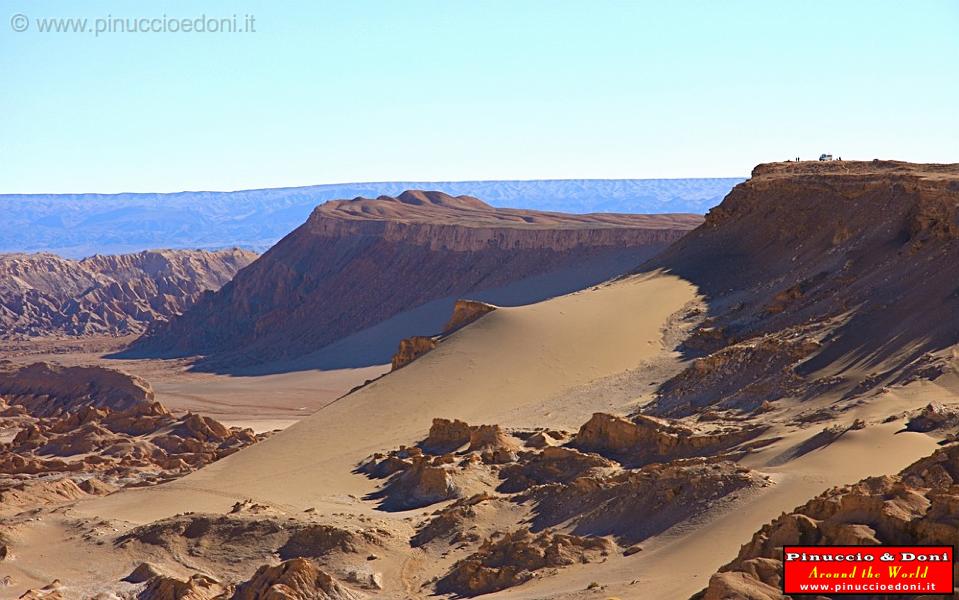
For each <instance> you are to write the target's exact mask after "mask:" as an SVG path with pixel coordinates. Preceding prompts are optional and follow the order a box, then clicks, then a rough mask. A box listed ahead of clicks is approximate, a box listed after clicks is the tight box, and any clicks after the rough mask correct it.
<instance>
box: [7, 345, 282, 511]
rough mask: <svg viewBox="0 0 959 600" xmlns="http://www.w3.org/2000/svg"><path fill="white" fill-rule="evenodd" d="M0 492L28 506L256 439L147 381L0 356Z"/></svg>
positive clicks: (214, 455)
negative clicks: (178, 403)
mask: <svg viewBox="0 0 959 600" xmlns="http://www.w3.org/2000/svg"><path fill="white" fill-rule="evenodd" d="M0 393H3V394H4V395H5V396H6V398H5V400H4V401H3V402H0V426H2V427H3V428H4V429H13V430H16V431H17V433H16V435H14V437H13V439H12V440H11V441H10V442H7V443H2V444H0V498H2V499H3V504H4V505H5V506H7V507H24V506H30V505H36V504H52V503H59V502H65V501H68V500H76V499H78V498H80V497H83V496H85V495H88V494H92V495H104V494H107V493H110V492H112V491H113V490H114V489H116V488H117V487H126V486H141V485H151V484H154V483H159V482H162V481H167V480H169V479H172V478H176V477H180V476H182V475H184V474H186V473H189V472H190V471H193V470H195V469H198V468H200V467H202V466H203V465H206V464H209V463H211V462H213V461H216V460H219V459H220V458H223V457H224V456H227V455H229V454H232V453H233V452H236V451H237V450H239V449H240V448H243V447H245V446H248V445H250V444H253V443H255V442H257V441H258V440H259V439H261V438H262V437H263V436H257V435H255V434H254V433H253V431H252V430H249V429H240V428H235V427H234V428H228V427H225V426H223V425H222V424H220V423H219V422H217V421H215V420H213V419H210V418H208V417H203V416H201V415H196V414H192V413H191V414H187V415H185V416H183V417H180V418H177V417H174V416H173V415H171V414H170V412H169V411H167V410H166V408H164V407H163V406H162V405H161V404H160V403H158V402H156V401H155V400H154V393H153V390H152V388H151V387H150V385H149V384H148V383H147V382H146V381H144V380H142V379H140V378H138V377H135V376H132V375H128V374H126V373H122V372H120V371H114V370H110V369H105V368H102V367H70V368H64V367H59V366H56V365H50V364H47V363H36V364H32V365H28V366H25V367H16V366H14V365H12V364H9V363H6V364H3V365H0Z"/></svg>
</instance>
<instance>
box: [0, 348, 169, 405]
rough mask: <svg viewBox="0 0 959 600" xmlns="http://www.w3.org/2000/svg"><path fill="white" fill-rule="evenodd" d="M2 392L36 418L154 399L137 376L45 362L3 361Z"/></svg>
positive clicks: (0, 392)
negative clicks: (23, 364) (15, 362)
mask: <svg viewBox="0 0 959 600" xmlns="http://www.w3.org/2000/svg"><path fill="white" fill-rule="evenodd" d="M0 395H2V396H4V397H5V398H6V399H7V401H8V403H9V404H13V405H19V406H21V407H23V409H24V410H26V411H27V412H29V413H30V414H31V415H33V416H35V417H52V416H56V415H60V414H63V413H68V412H76V411H78V410H81V409H86V408H106V409H110V410H118V411H124V410H130V409H133V408H137V409H144V408H147V407H149V406H150V405H151V404H153V402H154V394H153V390H152V389H151V388H150V384H149V383H147V382H146V381H145V380H143V379H142V378H140V377H137V376H136V375H129V374H127V373H123V372H120V371H116V370H113V369H107V368H104V367H63V366H60V365H55V364H51V363H45V362H39V363H33V364H30V365H26V366H18V365H15V364H13V363H11V362H9V361H0Z"/></svg>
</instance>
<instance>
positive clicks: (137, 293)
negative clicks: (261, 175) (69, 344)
mask: <svg viewBox="0 0 959 600" xmlns="http://www.w3.org/2000/svg"><path fill="white" fill-rule="evenodd" d="M256 256H257V255H256V254H255V253H253V252H247V251H245V250H239V249H236V248H234V249H232V250H220V251H216V252H207V251H203V250H150V251H146V252H139V253H137V254H123V255H112V256H102V255H96V256H91V257H90V258H85V259H83V260H70V259H66V258H61V257H59V256H56V255H54V254H2V255H0V338H11V337H43V336H51V335H59V336H63V335H69V336H80V335H92V334H111V335H120V334H129V333H140V332H142V331H144V330H145V329H146V328H147V327H148V326H149V325H150V324H152V323H155V322H159V321H164V320H166V319H169V318H170V317H172V316H174V315H177V314H180V313H181V312H183V310H185V309H186V308H187V307H188V306H190V305H192V304H193V303H194V302H195V301H196V300H197V298H199V297H200V296H201V295H202V294H203V292H205V291H208V290H217V289H219V288H220V286H222V285H223V284H224V283H226V282H227V281H229V280H230V279H232V278H233V276H234V275H236V273H237V271H239V270H240V269H242V268H243V267H245V266H247V265H248V264H250V263H251V262H253V260H254V259H256Z"/></svg>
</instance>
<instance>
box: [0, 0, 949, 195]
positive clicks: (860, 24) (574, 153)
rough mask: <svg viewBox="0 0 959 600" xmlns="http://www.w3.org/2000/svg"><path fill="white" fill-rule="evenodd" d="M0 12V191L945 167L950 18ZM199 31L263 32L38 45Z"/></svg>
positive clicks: (782, 13)
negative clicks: (827, 164)
mask: <svg viewBox="0 0 959 600" xmlns="http://www.w3.org/2000/svg"><path fill="white" fill-rule="evenodd" d="M0 7H2V9H3V14H0V193H52V192H120V191H178V190H207V189H209V190H232V189H244V188H255V187H276V186H293V185H306V184H315V183H333V182H348V181H388V180H461V179H536V178H581V177H591V178H592V177H595V178H620V177H622V178H637V177H638V178H656V177H713V176H717V177H718V176H742V175H747V174H748V173H749V171H750V169H751V168H752V167H753V166H754V165H755V164H756V163H759V162H763V161H770V160H781V159H785V158H787V157H792V156H797V155H799V156H803V157H812V156H818V154H819V153H820V152H833V153H835V154H839V155H842V156H843V157H844V158H849V159H852V158H862V159H871V158H874V157H882V158H897V159H904V160H913V161H922V162H932V161H938V162H955V161H959V157H957V155H956V150H957V148H959V108H957V106H959V101H957V98H959V77H957V76H956V69H957V65H959V2H957V1H956V0H942V1H932V0H931V1H917V2H883V1H881V0H870V1H865V0H863V1H845V2H834V1H831V2H825V1H823V2H818V1H811V2H806V1H798V0H791V1H789V2H771V1H762V2H760V1H755V2H745V1H724V2H705V1H704V2H663V1H658V2H638V1H637V2H603V1H589V2H587V1H583V2H563V1H556V0H553V1H548V2H545V1H544V2H538V1H525V0H510V1H501V2H500V1H473V2H466V1H452V0H445V1H436V2H419V1H414V0H409V1H386V2H376V1H362V0H358V1H356V2H252V1H241V0H236V1H229V2H227V1H207V2H182V3H178V2H154V3H147V2H133V1H129V2H119V1H115V2H98V1H95V0H91V1H86V2H82V3H80V2H74V3H69V2H66V1H62V2H45V1H39V0H0ZM18 13H22V14H23V15H25V16H26V17H27V18H28V19H29V20H30V21H29V27H28V30H27V31H26V32H22V33H18V32H14V31H12V21H11V18H12V17H13V15H16V14H18ZM203 14H205V15H206V16H208V17H230V16H232V15H234V14H236V15H238V18H239V20H240V21H242V20H243V18H244V16H245V15H247V14H250V15H254V16H255V19H256V21H255V27H256V32H255V33H234V34H229V33H221V34H212V33H190V34H186V33H178V34H177V33H114V34H101V35H99V36H96V35H93V34H91V33H85V34H81V33H39V32H37V31H36V29H37V21H38V20H39V19H44V18H50V17H66V18H70V17H77V18H87V19H88V20H89V22H90V23H91V25H90V26H91V27H92V26H93V25H92V24H93V23H94V22H95V20H96V19H98V18H105V17H107V16H112V17H120V18H126V17H131V18H132V17H150V18H155V17H163V16H164V15H166V16H167V17H168V18H172V17H177V18H181V17H182V18H195V17H199V16H200V15H203Z"/></svg>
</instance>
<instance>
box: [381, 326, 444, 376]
mask: <svg viewBox="0 0 959 600" xmlns="http://www.w3.org/2000/svg"><path fill="white" fill-rule="evenodd" d="M433 348H436V340H434V339H433V338H431V337H425V336H421V335H417V336H413V337H410V338H406V339H404V340H400V347H399V348H398V349H397V350H396V354H394V355H393V360H392V365H393V366H392V370H393V371H395V370H397V369H399V368H402V367H405V366H406V365H408V364H410V363H411V362H413V361H414V360H416V359H417V358H419V357H421V356H423V355H424V354H426V353H427V352H429V351H430V350H432V349H433Z"/></svg>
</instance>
